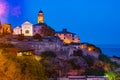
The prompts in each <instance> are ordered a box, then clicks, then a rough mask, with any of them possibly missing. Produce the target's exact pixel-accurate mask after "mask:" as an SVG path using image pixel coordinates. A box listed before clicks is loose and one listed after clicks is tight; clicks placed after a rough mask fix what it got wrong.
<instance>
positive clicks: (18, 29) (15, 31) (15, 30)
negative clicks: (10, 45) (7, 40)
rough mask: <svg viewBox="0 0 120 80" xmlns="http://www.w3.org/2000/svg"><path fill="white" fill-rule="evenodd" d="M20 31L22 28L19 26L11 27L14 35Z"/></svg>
mask: <svg viewBox="0 0 120 80" xmlns="http://www.w3.org/2000/svg"><path fill="white" fill-rule="evenodd" d="M21 33H22V30H21V28H20V27H19V26H17V27H16V28H14V29H13V34H14V35H19V34H21Z"/></svg>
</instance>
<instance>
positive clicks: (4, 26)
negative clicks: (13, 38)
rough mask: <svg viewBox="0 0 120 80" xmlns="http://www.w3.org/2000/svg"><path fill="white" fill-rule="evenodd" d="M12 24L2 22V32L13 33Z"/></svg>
mask: <svg viewBox="0 0 120 80" xmlns="http://www.w3.org/2000/svg"><path fill="white" fill-rule="evenodd" d="M12 32H13V31H12V27H11V24H2V29H1V33H2V34H12Z"/></svg>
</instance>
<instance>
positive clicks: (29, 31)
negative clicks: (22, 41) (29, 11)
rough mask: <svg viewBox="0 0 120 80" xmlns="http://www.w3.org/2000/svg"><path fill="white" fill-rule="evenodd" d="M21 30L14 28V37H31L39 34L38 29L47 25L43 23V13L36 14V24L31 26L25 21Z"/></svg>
mask: <svg viewBox="0 0 120 80" xmlns="http://www.w3.org/2000/svg"><path fill="white" fill-rule="evenodd" d="M21 26H22V28H20V27H18V26H17V27H16V28H14V30H13V31H14V33H13V34H14V35H18V34H21V33H22V34H24V36H33V35H35V34H40V29H41V28H42V26H45V27H47V24H45V23H44V14H43V11H41V10H40V11H39V13H38V23H37V24H32V23H30V22H29V21H25V22H24V23H23V24H22V25H21Z"/></svg>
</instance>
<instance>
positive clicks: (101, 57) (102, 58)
mask: <svg viewBox="0 0 120 80" xmlns="http://www.w3.org/2000/svg"><path fill="white" fill-rule="evenodd" d="M99 60H101V61H103V62H106V63H110V62H111V61H110V58H109V57H108V56H106V55H104V54H101V55H99Z"/></svg>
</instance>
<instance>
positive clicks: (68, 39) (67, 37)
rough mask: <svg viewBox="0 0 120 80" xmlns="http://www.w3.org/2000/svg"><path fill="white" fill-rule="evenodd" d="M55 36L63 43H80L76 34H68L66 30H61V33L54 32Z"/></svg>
mask: <svg viewBox="0 0 120 80" xmlns="http://www.w3.org/2000/svg"><path fill="white" fill-rule="evenodd" d="M55 36H58V37H59V38H60V39H61V40H63V42H64V43H67V44H70V43H72V42H73V43H80V39H79V37H77V35H76V34H74V33H71V32H68V31H67V29H63V30H62V31H61V32H56V33H55Z"/></svg>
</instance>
